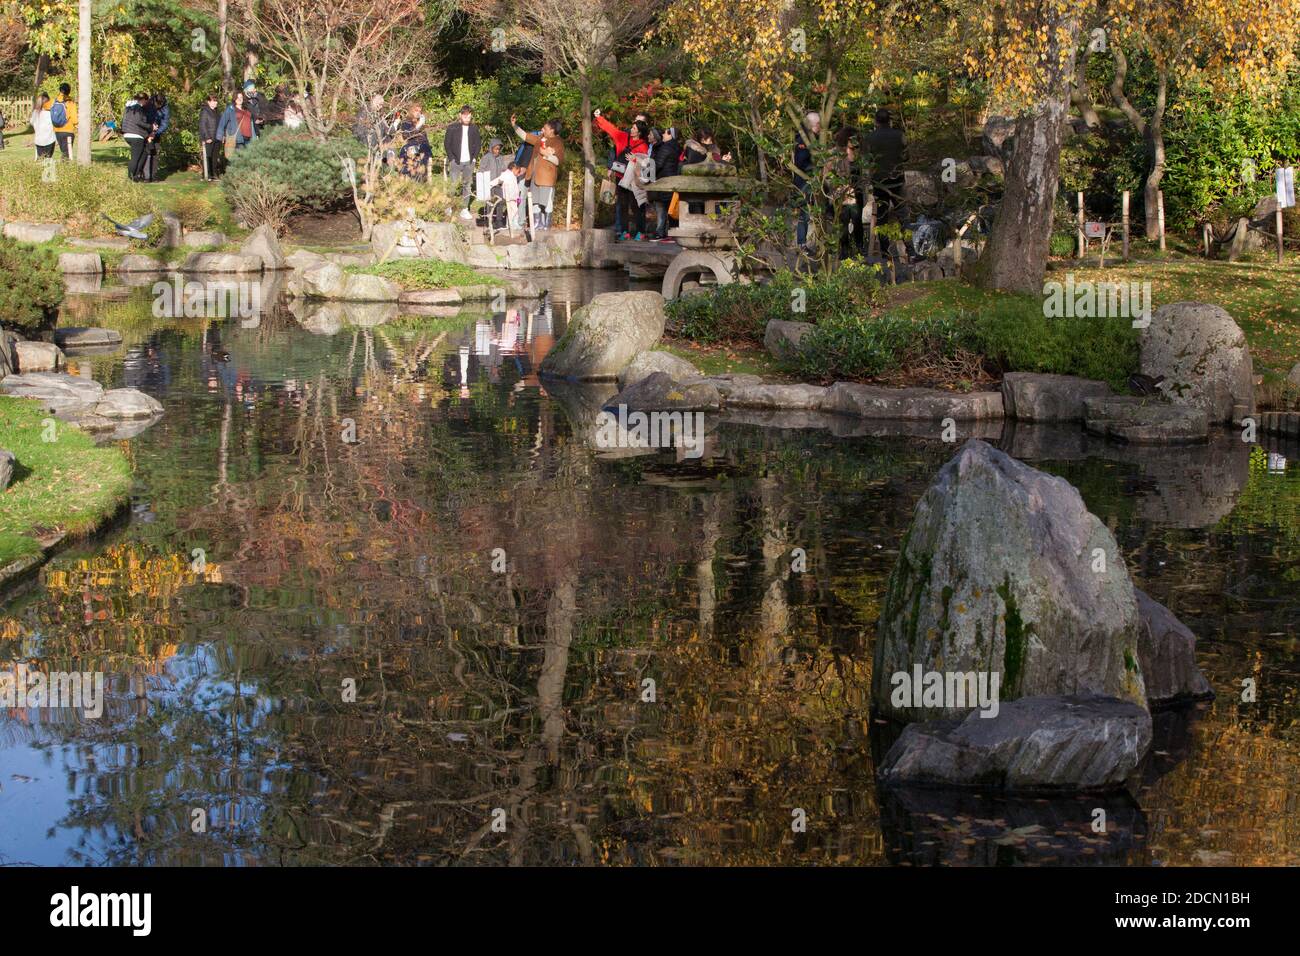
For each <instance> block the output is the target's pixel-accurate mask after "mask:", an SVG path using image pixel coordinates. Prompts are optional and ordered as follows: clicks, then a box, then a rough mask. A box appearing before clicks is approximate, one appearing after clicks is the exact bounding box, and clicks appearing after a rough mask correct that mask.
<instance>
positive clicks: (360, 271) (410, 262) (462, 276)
mask: <svg viewBox="0 0 1300 956" xmlns="http://www.w3.org/2000/svg"><path fill="white" fill-rule="evenodd" d="M344 271H345V272H351V273H355V274H357V275H372V276H382V277H383V278H385V279H390V280H392V281H393V282H396V283H397V284H398V285H399V286H401V287H402V288H403V289H454V288H457V287H458V286H492V285H498V286H499V285H501V284H502V281H501V279H500V278H494V277H492V276H488V275H484V274H483V273H481V272H479V271H478V270H477V269H472V268H470V267H469V266H467V265H462V264H461V263H459V262H443V261H442V260H440V259H395V260H392V261H390V262H383V263H380V264H379V265H374V266H348V267H347V268H346V269H345V270H344Z"/></svg>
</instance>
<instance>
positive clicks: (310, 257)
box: [284, 249, 329, 272]
mask: <svg viewBox="0 0 1300 956" xmlns="http://www.w3.org/2000/svg"><path fill="white" fill-rule="evenodd" d="M328 261H329V260H328V259H326V258H325V257H324V256H323V255H321V254H320V253H319V252H312V251H311V250H310V249H295V250H294V251H293V252H291V253H289V255H287V256H286V257H285V260H284V264H285V265H286V266H287V267H288V268H290V269H296V270H298V271H300V272H301V271H304V270H306V269H313V268H315V267H316V266H320V265H324V264H325V263H326V262H328Z"/></svg>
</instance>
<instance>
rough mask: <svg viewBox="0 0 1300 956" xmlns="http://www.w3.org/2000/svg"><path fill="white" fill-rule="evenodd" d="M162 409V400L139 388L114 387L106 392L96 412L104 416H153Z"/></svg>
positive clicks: (158, 413) (96, 407)
mask: <svg viewBox="0 0 1300 956" xmlns="http://www.w3.org/2000/svg"><path fill="white" fill-rule="evenodd" d="M162 411H163V407H162V403H161V402H159V401H158V400H157V399H156V398H154V397H153V396H151V395H146V394H145V393H144V392H142V391H140V390H139V389H138V388H114V389H109V390H108V391H107V392H105V393H104V397H103V398H101V399H100V400H99V402H98V403H97V404H96V405H95V412H94V413H95V414H96V415H99V416H100V417H102V418H153V417H155V416H157V415H161V414H162Z"/></svg>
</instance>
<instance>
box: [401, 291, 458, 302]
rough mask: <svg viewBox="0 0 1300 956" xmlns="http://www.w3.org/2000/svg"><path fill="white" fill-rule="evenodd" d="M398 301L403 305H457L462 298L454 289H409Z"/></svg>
mask: <svg viewBox="0 0 1300 956" xmlns="http://www.w3.org/2000/svg"><path fill="white" fill-rule="evenodd" d="M398 301H399V302H402V303H403V304H405V305H459V304H460V303H461V302H462V301H463V300H462V299H461V297H460V293H459V292H457V291H456V290H455V289H409V290H406V291H404V292H402V294H401V297H400V298H399V299H398Z"/></svg>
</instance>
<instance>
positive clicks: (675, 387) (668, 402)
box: [605, 372, 722, 412]
mask: <svg viewBox="0 0 1300 956" xmlns="http://www.w3.org/2000/svg"><path fill="white" fill-rule="evenodd" d="M620 405H623V406H626V408H627V410H628V411H629V412H713V411H717V410H718V409H719V408H721V407H722V399H721V398H719V397H718V389H717V387H716V386H715V385H714V384H713V383H712V382H710V381H709V380H708V379H703V378H697V379H694V380H692V381H689V382H676V381H674V380H673V379H672V377H671V376H669V375H668V374H667V373H666V372H651V373H650V374H649V375H647V376H645V377H644V378H641V379H639V380H637V381H636V382H634V383H633V384H631V385H629V386H627V387H626V388H624V389H623V390H622V391H621V392H619V393H618V394H617V395H615V396H614V397H613V398H611V399H610V400H609V402H608V403H607V404H606V406H605V407H606V408H607V409H616V408H618V406H620Z"/></svg>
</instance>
